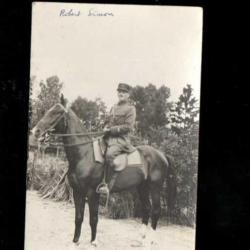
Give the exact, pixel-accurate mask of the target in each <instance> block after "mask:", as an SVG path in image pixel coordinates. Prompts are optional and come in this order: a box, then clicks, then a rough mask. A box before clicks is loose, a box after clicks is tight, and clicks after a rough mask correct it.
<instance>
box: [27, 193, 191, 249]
mask: <svg viewBox="0 0 250 250" xmlns="http://www.w3.org/2000/svg"><path fill="white" fill-rule="evenodd" d="M88 218H89V216H88V206H86V208H85V217H84V222H83V227H82V235H81V241H80V245H78V246H76V245H75V244H73V243H72V239H73V232H74V207H73V205H71V204H68V203H64V202H54V201H51V200H42V199H41V198H40V197H39V196H38V194H37V193H36V192H34V191H28V192H27V198H26V229H25V250H44V249H46V250H57V249H58V250H59V249H60V250H71V249H77V250H86V249H96V250H101V249H102V250H125V249H126V250H131V249H138V250H142V249H145V246H144V245H142V244H141V243H140V241H139V240H138V239H140V238H139V233H138V232H139V229H140V228H141V224H140V221H139V220H133V219H123V220H112V219H108V218H105V217H103V216H99V223H98V230H97V232H98V233H97V239H98V245H97V247H94V246H92V245H91V244H90V227H89V220H88ZM194 238H195V230H194V229H191V228H188V227H181V226H173V225H168V226H163V225H159V227H158V229H157V235H156V241H157V244H156V245H154V246H153V247H154V248H153V249H158V250H194ZM151 249H152V248H151Z"/></svg>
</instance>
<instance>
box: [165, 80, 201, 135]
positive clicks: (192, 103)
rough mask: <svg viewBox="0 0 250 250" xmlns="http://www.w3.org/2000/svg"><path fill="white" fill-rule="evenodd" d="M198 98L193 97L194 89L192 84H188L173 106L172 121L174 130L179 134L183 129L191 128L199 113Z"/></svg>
mask: <svg viewBox="0 0 250 250" xmlns="http://www.w3.org/2000/svg"><path fill="white" fill-rule="evenodd" d="M196 104H197V99H196V98H195V97H193V89H192V87H191V85H189V84H187V86H186V87H184V88H183V92H182V94H181V95H180V97H179V100H178V102H176V103H175V104H174V105H173V107H172V108H171V113H170V117H171V123H172V130H173V131H174V132H176V133H177V134H179V133H181V131H182V130H185V129H189V128H190V127H191V126H192V125H193V124H194V122H195V119H196V118H197V116H198V114H199V109H198V108H197V106H196Z"/></svg>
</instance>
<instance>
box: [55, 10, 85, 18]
mask: <svg viewBox="0 0 250 250" xmlns="http://www.w3.org/2000/svg"><path fill="white" fill-rule="evenodd" d="M80 14H81V12H80V10H73V9H69V10H65V9H61V10H60V14H59V16H80Z"/></svg>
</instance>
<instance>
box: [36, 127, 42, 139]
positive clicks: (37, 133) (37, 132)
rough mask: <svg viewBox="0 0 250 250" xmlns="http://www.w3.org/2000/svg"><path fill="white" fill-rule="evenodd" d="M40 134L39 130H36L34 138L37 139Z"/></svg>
mask: <svg viewBox="0 0 250 250" xmlns="http://www.w3.org/2000/svg"><path fill="white" fill-rule="evenodd" d="M40 132H41V130H40V129H39V128H37V129H36V130H35V136H36V137H38V136H39V134H40Z"/></svg>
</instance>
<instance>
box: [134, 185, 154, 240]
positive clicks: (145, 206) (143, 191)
mask: <svg viewBox="0 0 250 250" xmlns="http://www.w3.org/2000/svg"><path fill="white" fill-rule="evenodd" d="M137 189H138V193H139V199H140V201H141V210H142V228H141V231H140V235H141V237H142V238H145V237H146V229H147V225H148V220H149V215H150V211H151V203H150V200H149V187H148V184H147V183H146V182H143V183H142V184H141V185H140V186H138V188H137Z"/></svg>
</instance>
